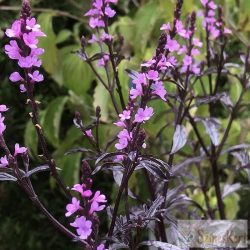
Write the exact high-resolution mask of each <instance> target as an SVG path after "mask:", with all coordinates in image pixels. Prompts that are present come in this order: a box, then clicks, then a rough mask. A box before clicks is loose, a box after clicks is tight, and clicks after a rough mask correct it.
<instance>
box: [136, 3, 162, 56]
mask: <svg viewBox="0 0 250 250" xmlns="http://www.w3.org/2000/svg"><path fill="white" fill-rule="evenodd" d="M161 11H162V9H160V8H159V5H158V3H157V1H153V2H149V3H148V4H145V5H144V6H142V7H140V8H139V10H138V11H137V13H136V15H135V19H134V22H135V24H136V29H135V30H136V33H135V43H134V45H135V50H136V51H137V52H140V53H142V54H143V53H144V51H145V49H146V46H147V43H148V42H149V41H150V39H151V33H152V32H153V30H154V28H155V24H156V22H157V20H158V19H159V18H160V16H161V15H160V14H161Z"/></svg>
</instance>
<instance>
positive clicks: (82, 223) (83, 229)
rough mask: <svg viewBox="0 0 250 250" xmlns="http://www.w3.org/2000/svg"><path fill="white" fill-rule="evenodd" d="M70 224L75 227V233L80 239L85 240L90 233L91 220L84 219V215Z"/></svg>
mask: <svg viewBox="0 0 250 250" xmlns="http://www.w3.org/2000/svg"><path fill="white" fill-rule="evenodd" d="M70 225H71V226H72V227H76V228H77V229H76V231H77V234H78V235H79V238H80V239H82V240H86V239H87V238H88V237H89V236H90V235H91V233H92V228H91V227H92V222H91V221H90V220H86V218H85V217H84V216H81V217H78V218H76V219H75V221H74V222H73V223H70Z"/></svg>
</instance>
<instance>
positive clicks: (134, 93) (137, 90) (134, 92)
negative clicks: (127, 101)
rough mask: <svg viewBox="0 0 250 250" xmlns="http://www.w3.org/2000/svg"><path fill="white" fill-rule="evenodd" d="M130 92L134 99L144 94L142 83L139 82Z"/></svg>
mask: <svg viewBox="0 0 250 250" xmlns="http://www.w3.org/2000/svg"><path fill="white" fill-rule="evenodd" d="M129 94H130V97H131V99H132V100H134V99H136V98H137V97H138V96H142V95H143V91H142V86H141V84H137V85H136V87H135V88H133V89H131V90H130V92H129Z"/></svg>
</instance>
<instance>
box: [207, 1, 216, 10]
mask: <svg viewBox="0 0 250 250" xmlns="http://www.w3.org/2000/svg"><path fill="white" fill-rule="evenodd" d="M208 6H209V7H210V8H211V9H213V10H215V9H217V5H216V4H215V3H214V2H213V1H211V2H209V3H208Z"/></svg>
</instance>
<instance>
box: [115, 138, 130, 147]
mask: <svg viewBox="0 0 250 250" xmlns="http://www.w3.org/2000/svg"><path fill="white" fill-rule="evenodd" d="M127 146H128V140H127V139H126V138H120V139H119V142H118V143H116V144H115V148H116V149H118V150H122V149H124V148H126V147H127Z"/></svg>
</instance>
